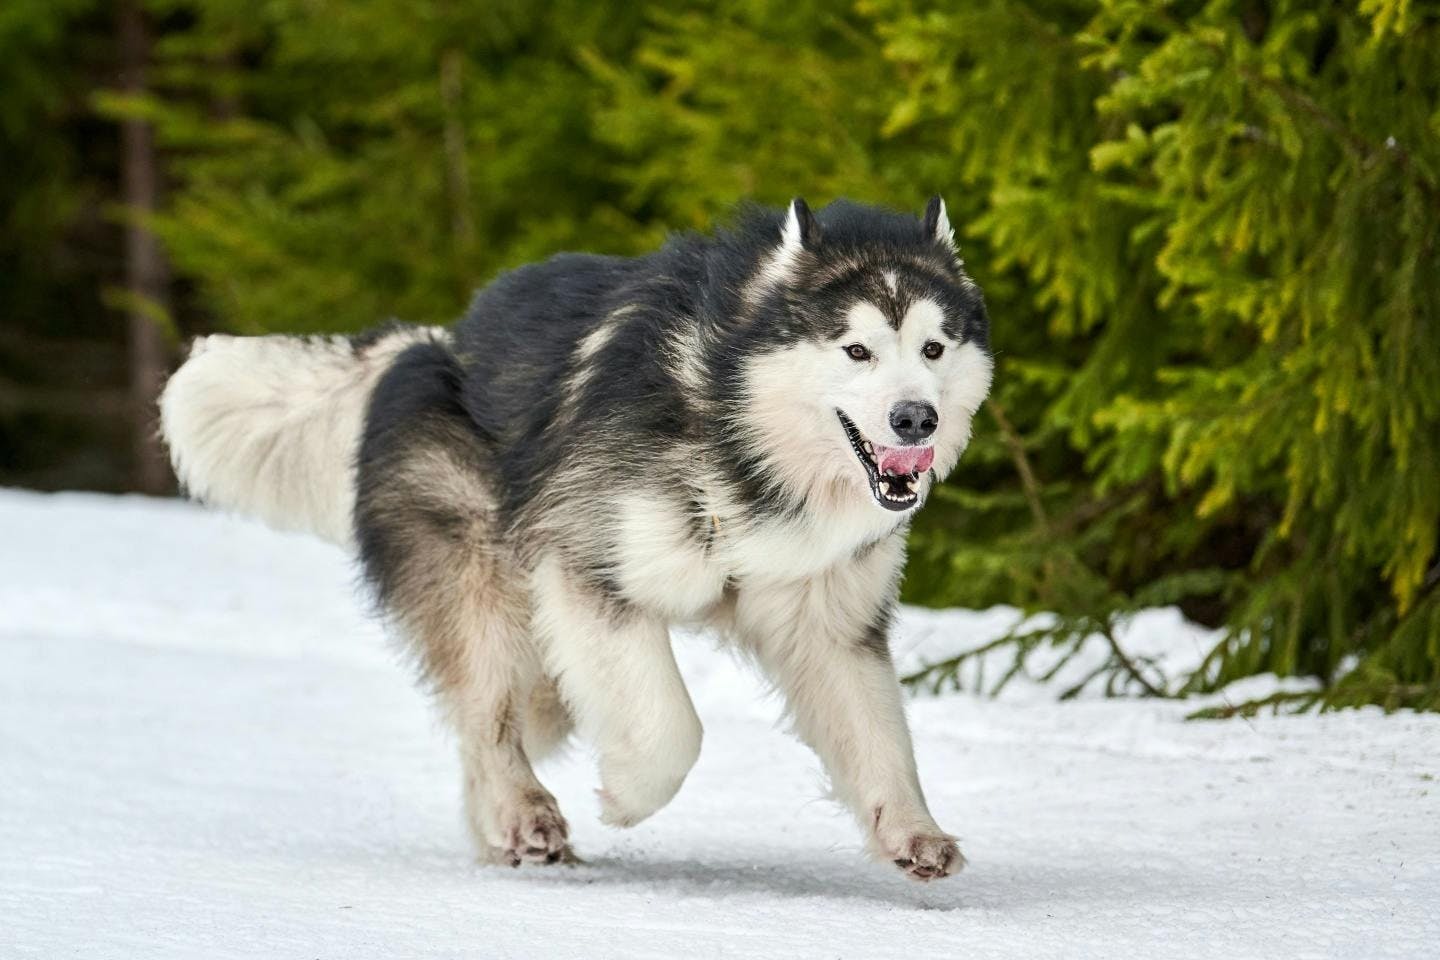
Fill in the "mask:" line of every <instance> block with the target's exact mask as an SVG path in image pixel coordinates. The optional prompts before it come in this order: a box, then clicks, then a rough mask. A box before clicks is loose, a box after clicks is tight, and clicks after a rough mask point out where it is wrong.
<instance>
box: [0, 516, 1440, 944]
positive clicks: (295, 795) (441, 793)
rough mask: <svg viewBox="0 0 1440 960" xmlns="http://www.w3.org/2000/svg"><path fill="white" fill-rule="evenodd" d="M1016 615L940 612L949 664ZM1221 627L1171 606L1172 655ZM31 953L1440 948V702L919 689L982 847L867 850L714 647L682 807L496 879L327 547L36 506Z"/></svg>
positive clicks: (19, 868)
mask: <svg viewBox="0 0 1440 960" xmlns="http://www.w3.org/2000/svg"><path fill="white" fill-rule="evenodd" d="M1012 620H1013V614H1012V613H1009V612H1007V611H989V612H985V613H978V614H974V613H966V612H961V611H953V612H945V613H935V612H924V611H907V612H906V615H905V616H904V617H903V618H902V622H901V625H900V635H899V637H898V638H897V647H898V648H899V650H900V652H901V654H902V655H903V656H908V657H910V658H911V659H914V658H915V657H916V656H918V652H917V651H919V650H920V649H921V648H923V649H924V651H925V652H927V653H938V652H941V651H948V650H953V649H959V648H960V647H962V646H964V645H969V644H973V643H978V642H980V641H982V640H984V639H986V637H988V636H993V635H995V633H996V632H997V631H999V630H1003V629H1004V628H1006V627H1008V626H1009V625H1010V623H1011V622H1012ZM1202 641H1203V637H1200V636H1197V635H1196V633H1195V631H1193V630H1192V629H1190V628H1187V627H1185V625H1184V624H1183V623H1182V622H1180V621H1179V620H1178V618H1176V617H1175V616H1173V615H1172V614H1168V613H1166V612H1165V611H1157V612H1156V613H1155V614H1154V615H1153V616H1151V617H1149V618H1141V619H1140V620H1139V621H1137V623H1136V624H1134V625H1132V627H1131V630H1130V631H1129V635H1128V636H1127V639H1126V642H1127V644H1128V643H1135V644H1139V645H1142V646H1145V647H1146V648H1147V649H1152V650H1153V649H1157V648H1160V647H1166V646H1169V647H1175V648H1177V649H1184V648H1186V646H1187V645H1188V647H1189V648H1195V647H1196V646H1197V645H1198V644H1200V643H1201V642H1202ZM0 657H3V659H0V957H4V958H13V957H44V958H51V957H105V958H111V957H146V958H152V957H196V958H199V957H204V958H219V957H229V956H246V957H266V958H280V957H296V958H300V957H307V958H308V957H327V958H343V957H408V956H434V957H449V956H455V957H460V956H464V957H520V958H528V957H545V958H567V957H576V958H587V960H590V958H603V957H665V958H669V957H687V958H700V957H707V958H708V957H736V958H768V957H777V958H778V957H786V958H792V957H902V956H904V957H909V956H923V957H931V958H950V957H1012V956H1013V957H1027V958H1041V957H1065V958H1073V957H1083V956H1097V957H1127V956H1138V957H1158V956H1165V957H1173V956H1194V957H1224V958H1238V957H1264V958H1275V957H1346V958H1359V957H1365V958H1370V957H1402V956H1403V957H1421V956H1428V957H1434V956H1437V955H1440V782H1437V780H1436V776H1437V774H1440V717H1434V716H1415V715H1405V714H1401V715H1396V716H1389V717H1387V716H1384V715H1382V714H1381V713H1379V712H1378V711H1373V710H1365V711H1356V712H1347V713H1339V714H1329V715H1321V716H1316V715H1307V716H1301V717H1280V718H1275V717H1264V718H1260V719H1256V720H1253V721H1242V720H1233V721H1227V722H1188V723H1187V722H1184V721H1183V720H1182V719H1181V718H1182V717H1183V715H1184V713H1185V712H1187V710H1188V709H1190V708H1191V706H1193V705H1191V706H1187V705H1183V704H1175V703H1150V702H1143V701H1105V700H1100V699H1093V698H1092V699H1082V700H1080V701H1077V702H1070V703H1065V704H1057V703H1054V702H1052V701H1051V700H1049V699H1046V697H1045V696H1043V695H1037V694H1036V693H1035V691H1030V692H1029V693H1026V692H1025V691H1024V690H1023V689H1022V690H1020V692H1018V693H1015V694H1013V695H1010V696H1007V697H1005V698H1002V699H1000V700H998V701H995V700H984V699H977V698H975V697H972V696H968V695H966V696H954V695H952V696H947V697H943V698H939V699H920V700H916V701H914V702H913V704H912V710H911V716H912V720H913V724H914V727H915V734H916V736H915V739H916V746H917V750H918V753H919V760H920V769H921V773H922V777H923V779H924V782H925V785H926V787H927V790H928V793H929V797H930V802H931V806H932V808H933V809H934V812H935V814H936V816H937V818H938V819H939V821H940V822H941V824H942V825H944V826H946V827H947V828H948V829H950V830H952V831H954V832H956V833H958V834H959V835H960V836H961V838H962V848H963V849H964V850H965V853H966V854H967V856H968V857H969V859H970V863H971V865H970V867H969V869H967V870H966V871H965V872H964V873H962V874H961V875H960V876H958V877H956V878H954V879H951V880H947V881H944V882H941V883H936V884H932V885H929V886H921V885H918V884H915V883H912V882H910V881H907V880H905V879H904V878H903V877H901V876H900V875H899V873H898V872H896V871H895V870H894V869H893V868H891V867H888V866H885V865H875V864H871V863H868V862H866V861H865V860H864V859H863V858H862V856H861V852H860V843H859V837H858V834H857V832H856V830H855V828H854V826H853V825H852V824H851V823H850V821H849V820H848V819H847V818H846V817H844V816H843V815H841V814H840V813H839V812H838V811H837V810H836V809H835V808H834V807H833V806H832V805H831V804H830V803H828V802H826V801H824V800H821V799H819V798H820V796H821V793H822V787H821V781H820V777H819V773H818V770H817V766H816V764H815V762H814V760H813V759H812V758H811V757H810V755H809V754H808V753H807V752H806V751H805V750H804V749H803V748H801V747H800V746H799V745H797V744H796V743H795V742H793V741H792V740H791V739H790V738H789V737H788V736H787V735H785V734H784V733H782V732H780V731H779V730H777V728H776V717H777V713H778V711H777V708H776V705H775V703H774V702H773V701H771V700H769V699H766V698H765V697H764V696H763V695H762V693H761V692H760V687H759V685H758V684H757V683H756V682H755V681H754V680H753V679H751V678H750V677H749V676H748V675H747V673H746V672H745V671H744V670H743V669H742V668H740V667H738V666H737V665H735V664H734V663H732V662H731V660H730V659H729V658H728V657H727V656H726V655H725V654H723V653H718V652H716V651H715V650H713V649H711V648H710V646H709V645H708V644H707V643H706V642H704V641H703V640H700V639H695V638H690V639H689V640H687V641H685V642H683V643H682V644H681V658H682V668H683V669H684V671H685V674H686V676H687V677H688V678H689V680H690V683H691V687H692V690H693V693H694V696H695V701H696V705H697V707H698V709H699V711H700V713H701V716H702V717H703V719H704V720H705V721H706V727H707V736H706V742H705V748H704V752H703V755H702V756H701V758H700V762H699V764H698V765H697V766H696V768H695V770H694V772H693V773H692V774H691V776H690V779H689V780H688V781H687V783H686V785H685V787H684V789H683V790H682V791H681V792H680V795H679V796H678V797H677V798H676V800H675V802H674V803H673V804H671V805H670V806H669V807H668V808H667V809H665V810H664V811H662V812H661V813H660V814H659V815H657V816H656V817H654V818H653V819H652V820H650V821H648V822H646V823H644V824H642V825H641V826H639V827H637V828H635V829H634V830H630V831H628V832H617V831H612V830H609V829H607V828H605V827H602V826H601V825H600V824H599V823H598V822H597V821H596V817H595V814H596V802H595V799H594V797H593V794H592V789H593V786H594V775H593V772H592V769H591V766H590V762H589V758H588V757H587V756H586V754H585V752H584V751H583V750H581V749H576V750H574V751H572V753H571V754H570V755H569V756H568V757H565V758H562V759H560V760H557V761H555V762H553V763H551V764H550V765H548V766H547V767H545V768H544V769H542V771H541V775H542V777H543V778H544V779H545V780H546V781H547V782H548V783H549V784H550V785H551V786H552V788H553V789H554V790H555V793H556V795H557V796H558V797H559V798H560V801H561V804H562V806H563V807H564V808H565V809H566V811H567V812H568V815H569V817H570V822H571V826H572V829H573V833H574V838H575V842H576V847H577V850H578V851H579V853H580V854H581V855H582V856H583V857H585V858H586V859H587V860H588V864H587V865H585V866H581V867H576V868H548V869H547V868H526V869H520V870H509V869H505V868H494V867H479V866H476V865H474V864H473V862H472V860H471V857H470V854H469V851H468V850H467V846H466V838H465V835H464V832H463V830H462V828H461V825H460V821H459V804H458V783H457V772H456V765H455V763H454V762H453V756H452V752H453V748H452V747H451V746H450V744H449V743H448V742H447V738H446V735H445V734H444V733H443V731H442V730H441V729H440V728H439V727H438V725H437V724H436V722H435V720H434V718H433V716H432V714H431V712H430V710H429V708H428V705H427V703H426V702H425V700H424V699H423V698H422V696H421V695H420V694H419V693H418V692H417V691H416V690H415V688H414V687H413V686H412V685H411V683H410V676H409V670H408V668H407V667H406V666H405V665H404V664H403V663H402V662H401V661H400V660H399V658H397V657H396V656H395V655H394V654H393V652H392V651H391V649H390V648H389V647H388V646H387V643H386V640H385V638H384V635H383V632H382V630H381V629H380V628H379V627H378V626H377V625H376V624H375V623H374V622H373V621H371V620H370V619H368V618H367V616H366V612H365V605H364V603H363V601H362V600H360V599H359V598H358V595H357V592H356V590H355V577H354V570H353V568H352V566H351V565H350V564H349V562H348V561H347V560H346V559H345V557H344V556H342V555H341V554H340V553H339V552H338V551H336V550H334V549H333V548H330V547H327V546H324V545H322V544H319V543H317V542H313V541H311V540H308V539H304V538H301V537H294V536H285V535H281V534H276V533H271V532H269V531H266V530H264V529H262V528H260V527H257V526H255V525H253V524H249V523H246V522H242V521H239V520H235V519H231V518H226V517H221V516H216V515H212V514H207V513H205V512H203V511H201V510H199V509H197V508H194V507H191V506H187V505H184V504H180V503H175V502H163V501H149V500H144V499H139V498H105V497H97V496H81V495H65V496H41V495H35V494H27V493H20V492H0Z"/></svg>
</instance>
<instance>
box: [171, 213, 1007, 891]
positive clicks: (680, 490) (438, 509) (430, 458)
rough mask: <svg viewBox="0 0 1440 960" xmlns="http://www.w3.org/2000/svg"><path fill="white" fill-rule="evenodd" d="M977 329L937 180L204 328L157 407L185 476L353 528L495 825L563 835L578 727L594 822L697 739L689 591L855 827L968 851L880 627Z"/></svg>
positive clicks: (979, 315) (193, 486)
mask: <svg viewBox="0 0 1440 960" xmlns="http://www.w3.org/2000/svg"><path fill="white" fill-rule="evenodd" d="M988 342H989V340H988V320H987V318H986V313H985V306H984V301H983V299H982V298H981V294H980V290H979V289H978V288H977V287H976V286H975V284H974V283H973V282H972V281H971V280H970V278H969V277H968V276H966V274H965V271H964V270H963V268H962V266H961V263H960V260H959V259H958V257H957V256H956V250H955V244H954V238H953V234H952V232H951V228H950V223H949V220H948V218H947V216H946V212H945V205H944V203H943V202H942V201H941V200H940V198H939V197H936V198H934V199H932V200H931V201H930V203H929V205H928V206H927V207H926V209H925V213H924V215H923V216H921V217H915V216H911V215H904V214H897V213H891V212H887V211H884V210H879V209H876V208H873V207H866V206H860V205H857V204H852V203H847V202H836V203H834V204H831V205H830V206H828V207H826V208H825V209H823V210H822V211H820V212H819V213H818V214H814V213H812V212H811V210H810V209H809V208H808V207H807V206H806V205H805V202H804V201H803V200H798V199H797V200H795V201H794V202H793V203H792V204H791V205H790V207H789V209H788V210H784V211H769V210H763V209H758V208H751V209H748V210H744V211H742V212H741V213H739V214H738V215H737V217H736V219H735V222H734V223H733V224H732V226H731V227H730V228H728V229H725V230H721V231H719V232H717V233H716V234H715V235H713V236H697V235H683V236H677V237H675V238H673V239H672V240H670V241H669V242H668V243H667V244H666V245H665V246H664V247H663V248H661V249H660V250H659V251H658V252H656V253H653V254H650V255H648V256H644V257H637V258H633V259H625V258H618V257H603V256H588V255H576V254H565V255H561V256H557V257H553V258H552V259H550V260H547V261H545V262H544V263H539V264H533V265H530V266H526V267H522V268H520V269H518V270H515V271H512V272H510V273H507V274H505V275H503V276H501V277H500V278H499V279H497V280H496V281H495V282H494V283H492V284H490V286H488V287H486V288H485V289H483V290H481V291H480V293H479V294H478V295H477V296H476V297H475V300H474V302H473V303H472V304H471V306H470V309H469V312H468V313H467V314H466V315H465V317H464V319H462V320H461V321H460V322H459V323H458V324H457V325H455V326H454V327H453V328H450V329H440V328H414V327H389V328H382V329H380V330H377V331H375V332H374V333H371V334H366V335H362V336H359V337H354V338H347V337H329V338H301V337H280V336H271V337H254V338H237V337H226V336H214V337H206V338H204V339H201V340H198V341H196V343H195V345H194V347H193V349H192V352H191V354H190V358H189V359H188V361H187V362H186V363H185V364H184V366H182V367H181V368H180V370H179V372H177V373H176V374H175V376H174V377H173V378H172V379H171V380H170V383H169V385H168V386H167V387H166V389H165V392H164V395H163V397H162V399H161V418H162V427H163V431H164V435H165V439H166V440H167V441H168V443H169V446H170V451H171V455H172V457H173V459H174V464H175V469H176V472H177V474H178V475H179V477H180V479H181V481H182V483H183V484H184V486H185V487H186V488H187V489H188V490H189V491H190V492H191V493H192V494H193V495H195V496H196V497H198V498H200V499H202V500H205V501H207V502H210V503H213V504H217V505H219V506H222V507H227V508H231V509H236V510H241V511H244V512H248V513H251V514H254V515H256V516H258V517H260V518H262V519H264V520H266V521H268V522H270V523H271V524H273V525H275V526H277V527H282V528H288V529H302V530H308V531H311V532H314V533H316V534H319V535H321V536H324V537H328V538H330V539H332V540H335V541H337V542H340V543H344V544H349V545H352V546H353V547H354V548H355V549H356V550H358V552H359V556H360V558H361V561H362V563H363V567H364V570H365V573H366V575H367V577H368V579H369V581H370V583H371V584H372V585H373V587H374V589H375V592H376V594H377V596H378V599H379V601H380V603H381V605H382V606H383V609H384V611H385V613H386V615H387V616H388V617H389V618H390V619H391V620H392V621H393V623H394V624H395V626H396V628H397V629H398V631H399V632H400V633H401V634H403V636H404V637H405V638H406V641H407V643H408V644H409V645H410V646H411V647H412V648H413V650H414V651H415V653H416V655H417V657H418V660H419V662H420V664H421V665H422V666H423V672H424V675H425V678H426V679H427V681H428V682H429V684H430V685H432V686H433V688H434V690H435V691H436V694H437V698H438V701H439V702H440V704H441V705H442V706H443V708H444V710H445V713H446V715H447V717H448V719H449V721H450V722H451V723H452V724H453V725H454V728H455V730H456V732H457V733H458V735H459V744H460V756H461V761H462V763H463V765H464V784H465V789H464V794H465V810H466V814H467V818H468V823H469V826H470V829H471V830H472V832H473V834H474V837H475V841H476V843H477V844H478V846H479V848H480V850H481V851H482V854H483V855H484V856H486V857H487V858H490V859H493V860H495V861H497V862H502V863H509V864H512V865H515V864H519V863H521V862H532V861H533V862H539V863H552V862H557V861H567V860H570V859H572V854H571V851H570V848H569V845H568V842H567V826H566V823H565V818H564V817H563V816H561V814H560V810H559V809H558V808H557V806H556V803H555V798H554V797H553V796H551V794H550V792H549V791H548V790H546V789H545V787H544V786H543V785H541V783H540V781H539V780H538V779H536V777H535V774H534V772H533V771H532V769H531V761H532V760H534V759H535V758H537V757H539V756H541V755H543V754H544V753H546V752H547V751H549V750H551V749H553V748H554V747H555V746H556V745H557V744H559V743H561V742H562V741H563V740H565V739H566V738H567V737H568V736H569V735H570V733H571V730H572V727H573V728H574V729H575V731H576V732H577V733H578V734H579V736H580V737H582V738H583V739H584V740H585V741H587V742H589V743H590V744H592V745H593V746H594V747H595V749H596V750H597V752H598V754H599V758H600V759H599V767H600V771H599V772H600V782H601V789H600V791H599V795H600V805H601V818H602V819H603V820H604V821H605V822H606V823H609V824H614V825H616V826H631V825H633V824H636V823H639V822H640V821H641V820H644V819H645V818H646V817H648V816H650V815H651V814H653V813H655V812H656V811H657V810H659V809H660V808H661V807H663V806H664V805H665V804H666V803H667V802H668V801H669V800H670V798H671V797H673V796H674V795H675V792H676V791H677V790H678V789H679V788H680V784H681V782H682V781H684V779H685V775H686V773H687V772H688V771H689V770H690V767H691V765H692V764H693V763H694V762H695V758H696V756H697V755H698V754H699V752H700V734H701V730H700V720H699V718H698V717H697V716H696V715H695V710H694V707H693V706H692V705H691V702H690V697H689V694H688V693H687V691H686V689H685V684H684V682H683V681H682V679H681V677H680V673H679V672H678V671H677V670H676V667H675V658H674V656H673V654H672V652H671V648H670V632H669V627H670V625H671V624H677V623H685V624H703V625H707V626H709V627H711V628H713V629H715V630H716V631H717V632H719V633H720V634H722V635H724V636H725V637H727V638H729V640H730V642H732V643H734V644H736V645H737V646H738V647H739V648H741V649H742V650H744V651H745V652H747V653H748V654H749V655H750V656H751V657H752V658H753V659H754V661H755V662H757V663H758V664H759V666H760V668H761V669H762V670H763V671H764V672H765V674H766V675H767V676H768V677H769V678H770V679H771V680H772V681H773V682H774V683H775V685H776V687H777V688H778V689H779V690H780V691H782V692H783V693H784V695H785V697H786V699H787V704H788V708H789V713H790V715H791V716H792V718H793V720H794V725H795V728H796V730H797V731H798V733H799V735H800V736H801V737H802V738H804V740H805V741H806V742H807V743H808V744H810V746H811V747H813V748H814V750H815V752H816V753H817V754H819V756H820V759H821V760H822V761H823V763H824V765H825V768H826V770H827V771H828V773H829V776H830V779H831V781H832V784H833V791H834V795H835V797H836V799H838V800H839V801H840V802H842V803H843V804H844V805H845V806H846V807H847V808H849V810H850V811H851V812H852V813H853V814H854V815H855V818H856V819H857V820H858V821H859V824H860V827H861V829H862V830H863V831H864V833H865V836H866V838H867V840H868V846H869V849H870V850H871V851H872V853H873V854H874V855H875V856H876V857H883V858H884V859H886V860H890V861H893V862H894V863H895V864H896V865H898V866H899V867H900V868H901V869H902V870H903V871H905V872H906V873H908V874H909V875H910V876H912V877H915V878H917V879H921V880H928V879H932V878H935V877H943V876H946V875H947V874H950V873H952V872H954V871H956V870H958V869H959V868H960V866H961V864H962V863H963V860H962V858H961V856H960V853H959V850H958V849H957V848H956V845H955V839H954V838H953V837H952V836H950V835H949V834H947V833H946V832H945V831H944V830H942V829H940V827H939V826H938V825H937V824H936V823H935V821H934V819H933V818H932V817H931V816H930V812H929V810H928V809H927V808H926V805H925V798H924V796H923V795H922V793H921V790H920V782H919V779H918V778H917V776H916V771H915V760H914V756H913V753H912V750H911V745H910V736H909V732H908V730H907V728H906V723H905V713H904V709H903V705H902V701H901V691H900V687H899V685H898V683H897V682H896V677H895V672H894V668H893V667H892V665H891V663H890V659H889V651H888V648H887V638H886V633H887V629H888V627H889V623H890V620H891V614H892V611H893V609H894V606H895V602H896V592H897V588H898V584H899V581H900V574H901V569H902V567H903V565H904V561H905V534H906V531H907V529H908V526H909V522H910V517H911V516H912V515H913V513H914V511H915V510H916V509H918V508H919V506H920V505H921V504H923V503H924V502H925V498H926V496H927V495H928V494H929V492H930V490H931V489H932V488H933V486H934V485H935V484H936V483H938V482H939V481H940V480H941V479H942V478H943V477H944V476H945V475H946V474H948V473H949V472H950V470H951V468H953V467H954V466H955V462H956V460H958V459H959V457H960V454H961V451H963V450H964V449H965V446H966V443H967V442H968V440H969V438H970V423H971V418H972V417H973V416H974V414H975V412H976V410H977V409H978V408H979V406H980V404H981V402H982V401H983V400H984V399H985V395H986V393H987V392H988V390H989V387H990V375H991V367H992V364H991V358H990V354H989V347H988Z"/></svg>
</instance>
